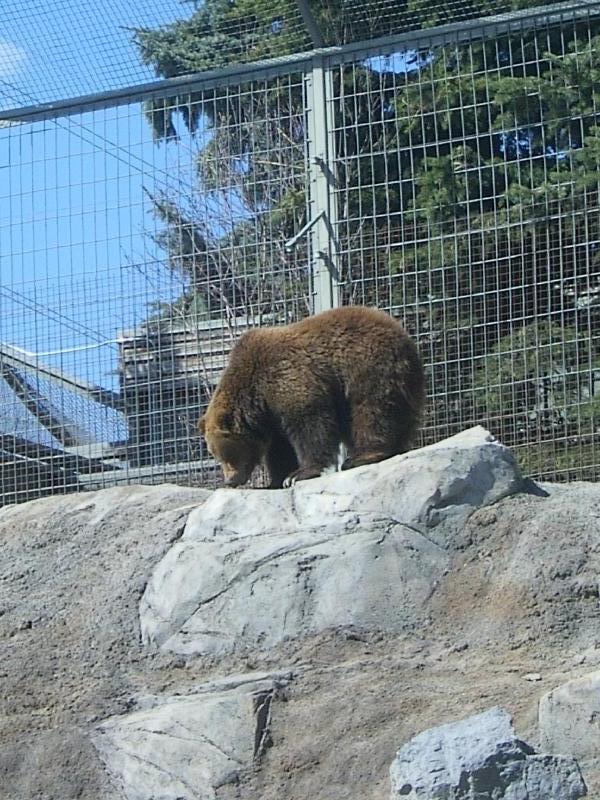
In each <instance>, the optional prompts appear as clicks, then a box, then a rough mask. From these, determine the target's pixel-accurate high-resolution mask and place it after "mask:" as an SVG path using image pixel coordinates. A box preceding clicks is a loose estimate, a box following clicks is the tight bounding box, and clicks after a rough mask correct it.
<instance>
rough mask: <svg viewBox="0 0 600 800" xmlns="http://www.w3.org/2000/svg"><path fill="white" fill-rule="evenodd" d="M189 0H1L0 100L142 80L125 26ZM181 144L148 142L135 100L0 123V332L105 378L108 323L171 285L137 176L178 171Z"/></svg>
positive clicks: (181, 172)
mask: <svg viewBox="0 0 600 800" xmlns="http://www.w3.org/2000/svg"><path fill="white" fill-rule="evenodd" d="M192 11H193V6H191V5H190V4H187V5H182V4H181V3H179V2H177V0H135V2H129V3H126V2H120V0H103V1H102V2H90V1H89V0H37V1H36V2H35V3H23V2H22V0H3V2H2V6H1V8H0V32H1V34H0V109H7V108H13V107H20V106H23V105H31V104H34V103H38V102H47V101H53V100H58V99H62V98H67V97H70V96H78V95H83V94H87V93H92V92H98V91H101V90H105V89H108V90H109V89H115V88H119V87H122V86H127V85H132V84H135V83H144V82H148V81H150V80H152V78H153V77H154V76H153V74H152V71H151V70H150V69H148V68H146V67H144V66H143V65H141V64H140V62H139V59H138V58H137V52H136V49H135V46H134V45H133V44H132V42H131V36H132V33H131V30H130V29H131V28H132V27H133V26H134V25H146V26H149V27H155V26H158V25H160V24H164V23H165V22H169V21H173V20H175V19H176V18H181V17H185V16H189V14H191V13H192ZM190 145H191V142H188V146H187V147H186V143H185V142H182V143H181V145H179V146H176V145H165V144H158V145H157V144H155V143H154V142H153V140H152V133H151V131H150V129H149V126H148V124H147V123H146V121H145V119H144V116H143V112H142V108H141V107H140V105H139V104H133V105H129V106H121V107H119V108H111V109H106V110H102V111H95V112H93V113H86V114H78V115H75V116H70V117H62V118H59V119H56V120H50V121H44V122H37V123H32V124H23V125H11V126H1V125H0V342H5V343H7V344H10V345H13V346H16V347H19V348H23V349H24V350H26V351H28V352H29V353H37V354H44V355H40V356H39V357H40V360H41V361H43V362H44V363H46V364H48V365H50V366H54V367H58V368H60V369H62V370H64V371H65V372H67V373H69V374H71V375H73V376H74V377H77V378H79V379H81V380H83V381H85V382H87V383H92V384H99V385H102V386H105V387H107V388H117V377H116V374H115V371H116V366H117V353H118V348H117V345H116V339H117V338H118V335H119V334H120V333H121V332H122V331H124V330H127V329H131V328H133V327H135V325H137V324H139V323H140V322H141V321H143V320H144V319H145V317H147V315H148V309H149V304H151V303H152V302H153V301H156V300H159V299H162V300H168V299H171V298H173V297H175V296H177V295H178V294H179V293H180V292H181V289H182V286H181V282H180V281H179V282H178V281H176V280H174V277H173V275H172V274H171V273H170V272H168V271H167V270H165V269H164V266H161V258H162V257H163V254H161V253H160V252H159V251H158V249H157V248H156V247H155V246H154V245H153V243H152V240H151V237H150V235H149V233H152V232H153V231H155V230H156V221H155V220H154V218H153V215H152V210H151V203H150V200H149V199H148V197H147V196H146V195H145V192H144V189H146V190H148V191H150V192H152V191H156V189H157V188H159V187H160V188H166V189H172V190H175V191H177V190H178V187H177V185H176V183H178V182H179V180H180V179H181V178H182V176H186V175H187V180H188V182H189V180H190V175H191V170H192V158H191V151H190ZM186 157H188V158H189V162H188V163H185V159H186ZM56 351H59V352H56Z"/></svg>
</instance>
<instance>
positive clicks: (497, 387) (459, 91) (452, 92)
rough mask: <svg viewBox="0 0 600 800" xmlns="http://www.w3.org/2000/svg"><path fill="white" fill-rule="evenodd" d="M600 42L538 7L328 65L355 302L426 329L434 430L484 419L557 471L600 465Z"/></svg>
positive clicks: (530, 463)
mask: <svg viewBox="0 0 600 800" xmlns="http://www.w3.org/2000/svg"><path fill="white" fill-rule="evenodd" d="M595 10H596V11H597V8H596V9H595ZM580 11H583V9H580ZM589 11H590V9H588V10H587V12H589ZM599 45H600V22H599V20H598V19H597V17H595V16H594V15H592V14H590V13H585V12H584V13H578V14H576V15H574V16H571V17H565V16H560V17H554V18H553V17H550V16H538V17H535V18H534V17H530V18H524V19H522V20H521V25H520V27H519V28H515V27H514V26H511V25H507V26H506V27H505V28H503V27H502V26H501V25H498V24H496V23H493V24H488V25H485V24H482V25H481V26H480V27H478V26H473V27H472V28H471V30H470V31H469V33H468V35H467V36H464V35H463V36H462V37H461V38H459V37H457V38H456V39H455V40H454V41H453V40H452V38H449V40H447V41H445V42H439V40H436V42H435V43H433V44H432V42H431V40H430V39H428V37H427V36H423V35H421V36H420V37H415V38H414V39H413V41H412V42H411V44H410V46H409V47H408V48H399V49H398V50H397V51H396V52H390V51H389V50H388V51H386V52H385V53H380V54H379V55H375V54H373V53H371V54H370V55H369V58H368V59H367V60H366V61H362V62H356V61H353V62H352V63H350V64H342V65H339V66H337V67H336V68H335V78H334V95H333V101H332V102H333V103H334V105H335V108H336V113H337V122H336V131H335V133H336V137H337V142H338V148H337V151H338V154H339V155H338V158H337V163H336V170H337V174H338V183H339V189H338V190H337V194H338V204H339V206H340V219H341V220H342V221H341V222H340V224H339V241H340V249H341V257H342V266H341V271H342V275H343V282H344V283H343V285H344V302H353V303H356V302H359V303H367V304H374V305H378V306H382V307H384V308H389V309H392V310H394V311H396V312H397V313H399V314H400V315H401V316H403V317H404V318H405V320H406V321H407V323H408V325H409V327H410V328H411V329H412V330H413V331H414V332H415V333H416V335H417V337H418V340H419V343H420V346H421V350H422V352H423V356H424V358H425V360H426V362H427V364H428V366H429V376H430V392H429V395H430V398H431V405H430V417H429V420H428V423H427V426H426V429H425V437H426V439H427V440H431V439H435V438H439V437H440V436H441V435H449V434H452V433H455V432H457V431H458V430H460V429H462V428H463V427H464V426H465V425H469V424H472V423H473V422H476V421H477V422H482V423H483V424H485V425H486V426H487V427H489V428H490V429H491V430H492V431H493V432H494V433H495V434H497V435H498V436H499V437H500V438H501V440H502V441H503V442H505V443H506V444H507V445H510V446H512V447H514V448H515V449H516V450H517V453H518V455H519V457H520V459H521V461H522V463H523V466H524V468H525V470H526V472H528V473H529V474H533V475H536V476H539V477H544V478H552V479H557V478H569V477H580V478H581V477H585V478H590V479H595V478H596V477H597V474H598V455H599V454H598V449H597V447H598V438H597V430H598V427H597V426H598V419H597V414H598V410H600V394H599V389H598V377H599V375H600V372H599V369H600V342H599V336H600V329H599V326H598V323H599V316H598V314H599V309H598V298H599V293H600V260H599V255H600V254H599V244H600V241H599V236H600V208H599V196H598V189H599V183H598V179H599V173H598V155H599V154H600V151H599V150H598V146H599V143H600V140H599V139H598V134H599V129H598V127H597V126H598V105H597V101H598V99H599V96H598V90H597V83H596V80H597V77H598V74H599V73H598V68H599V66H600V61H599V59H598V52H599V49H598V48H599ZM349 132H351V135H350V136H349Z"/></svg>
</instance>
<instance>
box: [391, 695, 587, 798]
mask: <svg viewBox="0 0 600 800" xmlns="http://www.w3.org/2000/svg"><path fill="white" fill-rule="evenodd" d="M390 780H391V794H390V797H391V800H398V799H399V798H402V800H483V798H490V800H491V798H497V799H498V800H501V799H502V798H506V800H508V798H510V800H576V798H579V797H584V796H585V794H586V787H585V784H584V782H583V779H582V777H581V774H580V772H579V767H578V765H577V762H576V761H575V759H573V758H565V757H562V756H552V755H536V754H535V753H534V751H533V749H532V748H531V747H530V746H529V745H527V744H525V742H522V741H520V740H519V739H517V738H516V736H515V733H514V730H513V727H512V723H511V720H510V717H509V716H508V714H507V713H506V712H505V711H503V710H502V709H500V708H492V709H490V710H489V711H485V712H484V713H482V714H475V715H474V716H472V717H469V718H467V719H464V720H461V721H460V722H454V723H450V724H447V725H441V726H440V727H437V728H432V729H430V730H427V731H424V732H423V733H420V734H419V735H418V736H415V737H414V738H413V739H411V741H409V742H408V743H407V744H405V745H404V746H403V747H402V748H401V749H400V750H399V751H398V754H397V756H396V759H395V760H394V762H393V763H392V766H391V768H390Z"/></svg>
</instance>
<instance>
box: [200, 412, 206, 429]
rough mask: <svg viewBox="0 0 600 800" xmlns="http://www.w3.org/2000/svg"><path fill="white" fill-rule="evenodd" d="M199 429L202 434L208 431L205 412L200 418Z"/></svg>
mask: <svg viewBox="0 0 600 800" xmlns="http://www.w3.org/2000/svg"><path fill="white" fill-rule="evenodd" d="M198 429H199V430H200V433H202V434H204V433H205V432H206V414H203V415H202V416H201V417H200V419H199V420H198Z"/></svg>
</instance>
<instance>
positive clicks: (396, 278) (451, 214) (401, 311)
mask: <svg viewBox="0 0 600 800" xmlns="http://www.w3.org/2000/svg"><path fill="white" fill-rule="evenodd" d="M351 5H352V4H346V6H347V8H346V6H345V8H346V11H347V12H348V13H350V12H349V9H350V6H351ZM417 5H418V4H414V6H415V8H416V7H417ZM442 5H444V4H439V8H438V11H440V13H441V10H443V9H442ZM488 5H489V6H490V8H489V9H487V6H486V10H488V11H490V12H492V11H497V10H506V9H505V7H504V6H506V5H507V4H500V3H499V4H497V5H498V7H496V6H495V5H494V8H492V7H491V5H493V4H488ZM354 6H356V9H358V8H359V6H358V4H356V3H355V4H354ZM354 6H352V7H353V8H354ZM375 6H376V4H374V5H371V6H369V9H370V12H369V13H371V14H372V19H374V18H375V16H376V15H375V16H373V15H374V14H375V11H376V10H377V9H376V7H375ZM500 6H502V8H500ZM434 7H435V4H428V8H429V11H431V10H432V9H433V8H434ZM446 7H447V8H446ZM295 8H296V11H297V12H298V13H300V10H299V7H298V6H295ZM361 8H362V9H363V11H364V7H363V6H361ZM444 8H446V12H447V13H448V14H450V12H452V14H455V17H454V18H456V14H457V13H458V9H459V8H460V9H462V12H461V13H463V16H468V14H467V12H468V9H467V6H466V4H461V5H460V6H459V4H455V3H452V4H445V5H444ZM469 8H470V6H469ZM477 8H478V9H479V12H481V4H477ZM471 11H473V13H472V14H471V16H474V14H475V5H473V8H472V9H471ZM446 12H444V13H446ZM390 13H391V12H390ZM423 13H424V11H423ZM469 13H470V12H469ZM388 17H389V15H388ZM298 19H301V16H300V17H298ZM440 21H447V20H445V19H444V20H440V19H437V18H436V19H435V20H433V19H432V20H431V21H430V23H429V24H432V23H436V22H440ZM303 24H304V23H303ZM382 24H383V23H382ZM420 24H422V20H421V23H420ZM166 30H167V31H170V33H169V35H170V34H171V33H172V30H171V29H170V28H168V29H166ZM298 30H300V29H298ZM374 30H375V28H374ZM376 30H377V31H378V32H379V33H381V32H384V33H388V31H387V30H385V31H383V30H382V29H381V28H377V29H376ZM303 35H304V34H303ZM599 37H600V3H589V2H588V3H585V4H579V5H578V6H577V7H567V6H565V5H564V4H563V5H561V6H560V8H558V6H556V4H555V5H553V6H552V8H551V9H547V10H546V11H539V10H538V11H536V12H535V13H534V12H521V13H520V14H517V13H514V14H511V15H508V16H506V17H503V18H497V19H494V20H493V21H487V22H486V21H481V22H472V23H470V24H469V25H466V24H465V25H461V26H455V27H454V28H449V29H440V28H432V29H431V30H428V31H421V32H418V33H405V34H403V35H398V36H394V37H391V38H390V37H388V38H386V39H385V41H383V40H382V41H381V42H373V43H372V44H369V45H360V46H352V47H350V46H349V47H345V48H341V49H337V50H335V51H332V50H330V51H321V52H319V53H316V54H314V55H306V54H302V55H300V56H298V57H296V58H291V59H287V60H284V61H282V60H276V61H273V62H271V63H270V64H269V65H267V67H265V65H264V64H262V65H260V66H256V67H254V66H252V65H249V66H247V67H240V68H239V69H238V70H237V71H235V70H231V69H230V70H229V71H228V72H226V73H225V72H224V73H223V74H222V75H221V76H219V74H212V75H211V76H210V77H202V76H198V77H196V78H194V79H192V80H190V81H188V82H187V83H186V84H185V86H184V87H182V88H180V89H179V90H178V91H177V93H176V94H175V95H174V94H173V92H172V91H171V92H170V91H169V87H166V88H165V87H162V88H161V89H160V90H149V89H147V88H144V89H143V91H142V90H140V91H136V92H132V94H131V97H129V98H128V97H127V95H126V94H125V95H124V96H123V97H121V98H120V100H119V101H118V104H117V103H116V102H113V100H112V99H110V98H106V99H104V100H102V98H98V97H94V98H90V101H89V102H84V101H80V100H78V101H77V104H76V105H77V108H74V107H73V108H70V107H68V104H66V106H65V108H64V109H63V110H61V111H52V110H51V109H48V108H39V109H33V110H31V111H29V110H28V111H27V112H26V113H24V114H22V115H20V117H19V114H16V113H12V112H11V113H6V114H4V120H5V121H4V123H2V121H1V119H0V169H1V170H2V173H1V174H2V176H3V179H2V181H1V182H0V480H1V488H0V501H1V502H15V501H19V500H24V499H29V498H31V497H36V496H40V495H43V494H47V493H52V492H57V491H72V490H78V489H83V488H98V487H101V486H106V485H112V484H114V483H118V482H140V481H144V482H146V481H151V482H158V481H171V482H173V481H175V482H181V483H188V484H204V485H216V483H218V481H219V480H220V473H219V471H218V470H217V469H216V467H215V465H214V464H213V463H212V462H211V461H210V460H209V459H208V458H207V454H206V453H205V452H204V450H203V444H202V441H201V439H200V437H199V436H198V434H197V430H196V421H197V418H198V416H199V415H200V413H201V410H202V408H203V407H204V406H205V405H206V403H207V401H208V397H209V396H210V393H211V392H212V390H213V388H214V386H215V384H216V381H217V380H218V376H219V374H220V372H221V370H222V368H223V366H224V364H225V363H226V360H227V356H228V353H229V350H230V348H231V346H232V343H233V342H234V341H235V339H236V337H237V336H238V335H239V334H240V333H241V332H242V331H243V330H245V329H246V328H247V327H249V326H254V325H264V324H283V323H286V322H290V321H294V320H296V319H300V318H302V317H303V316H306V315H307V314H309V313H311V312H312V311H314V310H315V309H316V308H319V307H323V306H326V305H327V304H329V303H332V302H342V303H364V304H368V305H376V306H379V307H381V308H384V309H387V310H389V311H390V312H391V313H393V314H394V315H396V316H398V317H400V318H403V319H404V320H405V322H406V324H407V327H408V328H409V330H410V332H411V333H412V334H413V335H414V336H415V337H416V339H417V341H418V343H419V346H420V349H421V353H422V355H423V360H424V361H425V364H426V367H427V372H428V376H429V398H430V400H429V406H428V410H427V417H426V421H425V425H424V430H423V441H432V440H435V439H439V438H442V437H443V436H446V435H449V434H451V433H454V432H457V431H458V430H461V429H463V428H464V427H467V426H469V425H472V424H476V423H482V424H484V425H486V426H488V427H489V428H490V429H491V430H492V431H493V432H494V433H495V434H497V435H498V436H499V437H500V438H501V439H502V440H503V441H504V442H505V443H506V444H509V445H511V446H513V447H515V449H516V451H517V452H518V454H519V458H520V459H521V461H522V464H523V466H524V469H525V471H526V472H527V473H528V474H530V475H532V476H535V477H542V478H552V479H569V478H589V479H595V478H596V477H597V473H598V470H599V469H600V457H599V454H598V452H597V449H598V424H599V423H598V412H599V410H600V390H599V389H598V379H599V377H600V353H599V346H600V343H599V339H600V329H599V310H598V309H599V304H600V264H599V253H600V250H599V245H600V242H599V237H600V205H599V202H600V201H599V185H598V181H599V172H598V162H599V159H600V139H599V137H600V132H599V128H598V126H597V118H598V106H597V96H598V91H599V90H598V88H597V87H598V86H599V85H600V83H599V80H598V79H599V77H600V62H599V57H598V55H597V54H598V53H599V52H600V38H599ZM188 45H189V42H188ZM146 57H147V58H150V57H151V56H150V54H149V53H147V54H146ZM155 66H156V69H157V72H158V73H159V74H162V73H161V69H162V68H161V67H160V64H156V63H155ZM1 116H2V114H1V113H0V117H1Z"/></svg>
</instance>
